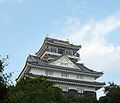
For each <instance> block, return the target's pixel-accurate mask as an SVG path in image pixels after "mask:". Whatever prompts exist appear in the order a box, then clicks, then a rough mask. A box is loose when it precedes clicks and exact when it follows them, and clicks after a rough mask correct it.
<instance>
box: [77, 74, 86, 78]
mask: <svg viewBox="0 0 120 103" xmlns="http://www.w3.org/2000/svg"><path fill="white" fill-rule="evenodd" d="M76 78H77V79H83V78H84V77H83V75H78V74H77V75H76Z"/></svg>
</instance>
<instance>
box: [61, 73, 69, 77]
mask: <svg viewBox="0 0 120 103" xmlns="http://www.w3.org/2000/svg"><path fill="white" fill-rule="evenodd" d="M61 76H62V77H69V74H68V73H65V72H62V73H61Z"/></svg>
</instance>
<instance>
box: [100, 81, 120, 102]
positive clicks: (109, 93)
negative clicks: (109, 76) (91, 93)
mask: <svg viewBox="0 0 120 103" xmlns="http://www.w3.org/2000/svg"><path fill="white" fill-rule="evenodd" d="M104 92H105V94H106V96H103V97H101V98H100V99H99V101H98V103H120V86H119V85H116V84H115V83H114V82H112V83H111V82H109V85H108V86H105V88H104Z"/></svg>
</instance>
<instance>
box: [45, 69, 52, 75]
mask: <svg viewBox="0 0 120 103" xmlns="http://www.w3.org/2000/svg"><path fill="white" fill-rule="evenodd" d="M45 74H46V75H47V76H49V75H53V71H49V70H46V71H45Z"/></svg>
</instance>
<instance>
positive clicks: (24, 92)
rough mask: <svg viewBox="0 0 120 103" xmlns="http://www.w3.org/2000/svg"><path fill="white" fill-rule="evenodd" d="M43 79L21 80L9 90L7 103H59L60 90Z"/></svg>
mask: <svg viewBox="0 0 120 103" xmlns="http://www.w3.org/2000/svg"><path fill="white" fill-rule="evenodd" d="M53 85H54V83H53V82H51V81H47V80H46V78H45V77H43V76H42V77H39V78H34V79H31V78H26V79H22V80H21V81H20V82H19V83H17V85H16V86H15V87H10V88H9V94H8V95H9V103H13V101H15V103H59V102H58V101H60V99H61V98H62V90H61V89H60V88H58V87H54V86H53Z"/></svg>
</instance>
